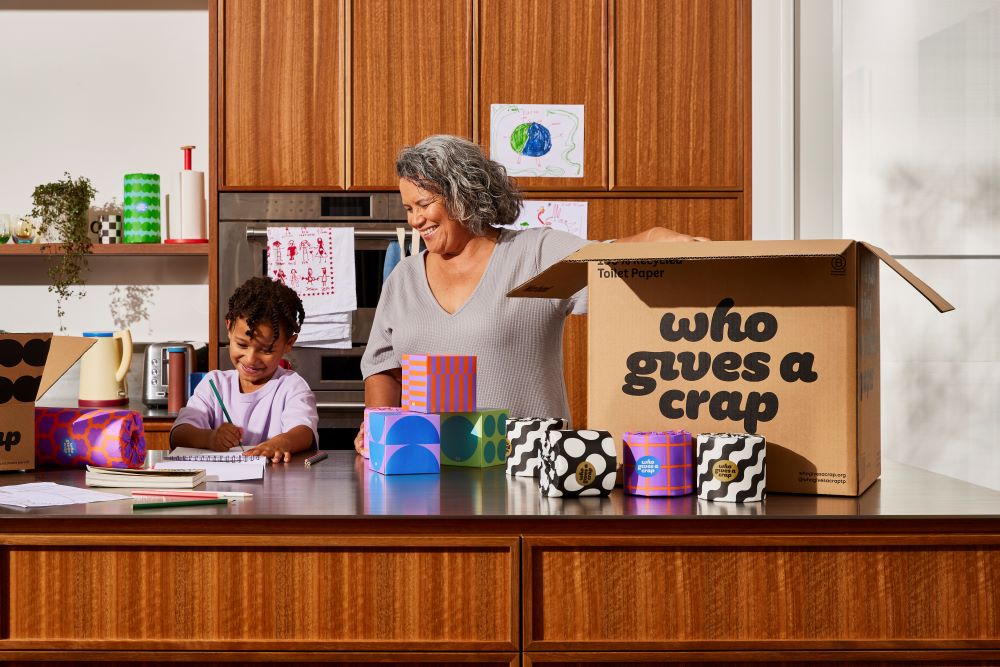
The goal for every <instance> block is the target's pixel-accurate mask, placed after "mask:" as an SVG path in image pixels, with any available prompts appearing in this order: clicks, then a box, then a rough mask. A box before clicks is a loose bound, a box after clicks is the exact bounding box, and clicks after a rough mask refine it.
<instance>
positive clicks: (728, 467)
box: [712, 459, 740, 482]
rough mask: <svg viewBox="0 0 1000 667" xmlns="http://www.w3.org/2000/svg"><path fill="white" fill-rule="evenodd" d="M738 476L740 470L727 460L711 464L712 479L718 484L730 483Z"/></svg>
mask: <svg viewBox="0 0 1000 667" xmlns="http://www.w3.org/2000/svg"><path fill="white" fill-rule="evenodd" d="M739 474H740V469H739V468H738V467H737V466H736V464H735V463H733V462H732V461H730V460H729V459H722V460H721V461H716V462H715V463H714V464H712V477H715V479H717V480H719V481H720V482H731V481H733V480H734V479H736V478H737V477H738V476H739Z"/></svg>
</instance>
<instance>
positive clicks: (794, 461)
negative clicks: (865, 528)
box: [508, 239, 952, 495]
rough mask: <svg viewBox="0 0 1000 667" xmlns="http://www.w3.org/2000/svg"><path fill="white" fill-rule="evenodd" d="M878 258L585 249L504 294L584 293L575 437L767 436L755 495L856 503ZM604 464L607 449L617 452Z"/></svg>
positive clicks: (868, 453) (869, 467)
mask: <svg viewBox="0 0 1000 667" xmlns="http://www.w3.org/2000/svg"><path fill="white" fill-rule="evenodd" d="M879 260H881V261H883V262H885V263H886V264H887V265H889V266H890V267H892V268H893V270H895V271H896V272H897V273H898V274H899V275H900V276H902V277H903V278H904V279H905V280H907V281H908V282H909V283H910V284H911V285H913V287H914V288H916V289H917V290H919V291H920V292H921V293H922V294H923V295H924V296H925V297H926V298H927V299H928V300H929V301H930V302H931V303H932V304H934V306H935V307H936V308H938V310H940V311H941V312H945V311H947V310H951V309H952V306H951V304H949V303H948V302H947V301H946V300H945V299H943V298H942V297H941V296H940V295H939V294H937V293H936V292H935V291H934V290H933V289H931V288H930V287H928V286H927V285H926V284H925V283H923V282H922V281H921V280H920V279H919V278H917V277H916V276H914V275H913V274H912V273H910V272H909V271H907V270H906V269H905V268H904V267H903V266H901V265H900V264H899V263H898V262H896V261H895V260H894V259H892V257H890V256H889V255H888V254H887V253H885V251H883V250H881V249H879V248H876V247H874V246H871V245H869V244H866V243H858V242H855V241H851V240H843V239H837V240H823V241H721V242H711V243H617V244H591V245H588V246H585V247H584V248H582V249H581V250H579V251H578V252H576V253H574V254H572V255H570V256H569V257H567V258H566V259H565V260H563V261H562V262H560V263H558V264H556V265H554V266H552V267H550V268H549V269H547V270H545V271H543V272H541V273H539V274H538V275H537V276H535V277H534V278H532V279H531V280H529V281H527V282H525V283H524V284H522V285H520V286H518V287H517V288H515V289H514V290H511V292H510V293H509V294H508V296H524V297H542V298H553V297H567V296H569V295H571V294H573V293H574V292H576V291H577V290H578V289H580V288H581V287H583V286H585V285H589V288H590V316H589V320H588V327H589V331H588V345H589V351H590V354H589V368H588V383H587V384H588V392H587V396H588V400H587V415H588V424H587V425H588V427H589V428H600V429H607V430H610V431H611V432H612V434H614V436H615V439H616V441H617V442H618V445H619V447H620V446H621V436H622V433H624V432H625V431H642V430H665V429H667V428H681V427H683V428H686V429H688V430H690V431H692V432H693V433H698V432H716V431H739V432H743V431H746V432H751V433H759V434H761V435H763V436H765V437H766V439H767V488H768V491H786V492H794V493H820V494H832V495H858V494H860V493H861V492H862V491H864V490H865V489H866V488H867V487H868V486H870V485H871V484H872V482H874V481H875V480H876V479H877V478H878V476H879V473H880V467H881V461H880V451H881V445H880V440H879V437H880V435H879V429H880V418H879V410H880V405H879V301H878V298H879V289H878V286H879V283H878V280H879V272H878V263H879ZM619 460H620V452H619Z"/></svg>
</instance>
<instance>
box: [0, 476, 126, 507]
mask: <svg viewBox="0 0 1000 667" xmlns="http://www.w3.org/2000/svg"><path fill="white" fill-rule="evenodd" d="M128 497H129V496H123V495H119V494H117V493H105V492H103V491H91V490H90V489H80V488H77V487H75V486H65V485H63V484H56V483H54V482H32V483H31V484H15V485H13V486H0V505H13V506H14V507H53V506H55V505H76V504H78V503H100V502H104V501H107V500H125V499H126V498H128Z"/></svg>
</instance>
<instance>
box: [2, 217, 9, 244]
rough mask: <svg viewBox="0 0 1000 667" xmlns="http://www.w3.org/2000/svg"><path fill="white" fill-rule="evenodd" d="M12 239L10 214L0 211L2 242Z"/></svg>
mask: <svg viewBox="0 0 1000 667" xmlns="http://www.w3.org/2000/svg"><path fill="white" fill-rule="evenodd" d="M9 240H10V214H9V213H0V244H4V243H6V242H7V241H9Z"/></svg>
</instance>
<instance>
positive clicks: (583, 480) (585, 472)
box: [576, 461, 597, 486]
mask: <svg viewBox="0 0 1000 667" xmlns="http://www.w3.org/2000/svg"><path fill="white" fill-rule="evenodd" d="M596 477H597V468H595V467H594V464H593V463H591V462H590V461H582V462H581V463H580V465H578V466H577V467H576V483H577V484H579V485H580V486H587V485H588V484H590V483H591V482H593V481H594V479H595V478H596Z"/></svg>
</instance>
